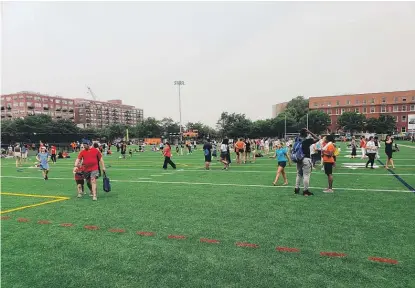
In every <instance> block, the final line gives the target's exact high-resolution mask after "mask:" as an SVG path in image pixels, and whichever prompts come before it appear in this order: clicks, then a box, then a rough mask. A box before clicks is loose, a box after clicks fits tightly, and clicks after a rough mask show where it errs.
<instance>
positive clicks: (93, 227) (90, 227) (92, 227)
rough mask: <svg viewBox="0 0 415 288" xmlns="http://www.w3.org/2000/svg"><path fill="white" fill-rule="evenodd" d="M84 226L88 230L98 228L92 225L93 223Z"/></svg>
mask: <svg viewBox="0 0 415 288" xmlns="http://www.w3.org/2000/svg"><path fill="white" fill-rule="evenodd" d="M84 228H85V229H88V230H98V229H99V227H98V226H93V225H85V226H84Z"/></svg>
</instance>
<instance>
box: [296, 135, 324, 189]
mask: <svg viewBox="0 0 415 288" xmlns="http://www.w3.org/2000/svg"><path fill="white" fill-rule="evenodd" d="M308 135H310V136H311V137H312V138H308ZM318 140H319V139H318V137H317V136H316V135H314V134H313V133H311V132H310V131H309V130H308V129H306V128H303V129H301V131H300V136H299V137H297V138H296V139H295V141H294V144H293V149H292V150H291V160H292V161H293V162H295V163H297V177H296V179H295V189H294V193H295V194H299V193H300V182H301V180H302V181H303V185H304V187H303V189H304V190H303V195H304V196H312V195H314V194H313V193H311V192H310V191H309V185H310V176H311V171H312V167H313V164H312V162H311V156H310V146H311V145H313V144H314V143H316V142H317V141H318Z"/></svg>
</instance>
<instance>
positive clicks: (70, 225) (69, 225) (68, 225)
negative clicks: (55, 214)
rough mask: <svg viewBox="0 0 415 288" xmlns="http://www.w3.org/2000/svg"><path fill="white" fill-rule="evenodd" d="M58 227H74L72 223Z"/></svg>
mask: <svg viewBox="0 0 415 288" xmlns="http://www.w3.org/2000/svg"><path fill="white" fill-rule="evenodd" d="M60 226H62V227H72V226H74V225H73V224H72V223H62V224H61V225H60Z"/></svg>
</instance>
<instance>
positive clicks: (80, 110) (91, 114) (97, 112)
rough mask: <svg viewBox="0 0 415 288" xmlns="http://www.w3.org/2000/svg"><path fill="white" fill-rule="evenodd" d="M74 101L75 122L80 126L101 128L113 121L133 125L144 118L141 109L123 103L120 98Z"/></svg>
mask: <svg viewBox="0 0 415 288" xmlns="http://www.w3.org/2000/svg"><path fill="white" fill-rule="evenodd" d="M75 103H76V109H75V123H77V124H78V126H79V127H82V128H86V127H98V128H102V127H105V126H107V125H110V124H113V123H119V124H127V125H129V126H135V125H136V124H137V123H138V122H141V121H143V119H144V114H143V110H142V109H137V108H135V107H134V106H130V105H124V104H122V101H121V100H110V101H107V102H102V101H94V100H87V99H79V98H77V99H75Z"/></svg>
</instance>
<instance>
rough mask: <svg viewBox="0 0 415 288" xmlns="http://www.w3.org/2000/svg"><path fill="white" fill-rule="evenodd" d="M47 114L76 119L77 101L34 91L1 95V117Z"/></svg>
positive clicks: (54, 116) (56, 117)
mask: <svg viewBox="0 0 415 288" xmlns="http://www.w3.org/2000/svg"><path fill="white" fill-rule="evenodd" d="M38 114H45V115H50V116H51V117H52V118H53V119H69V120H72V121H74V119H75V101H74V100H73V99H69V98H63V97H59V96H49V95H42V94H39V93H34V92H27V91H23V92H18V93H14V94H9V95H1V119H2V120H4V119H13V118H24V117H28V116H32V115H38Z"/></svg>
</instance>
